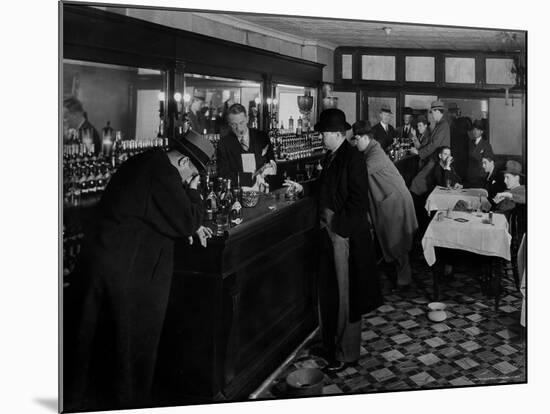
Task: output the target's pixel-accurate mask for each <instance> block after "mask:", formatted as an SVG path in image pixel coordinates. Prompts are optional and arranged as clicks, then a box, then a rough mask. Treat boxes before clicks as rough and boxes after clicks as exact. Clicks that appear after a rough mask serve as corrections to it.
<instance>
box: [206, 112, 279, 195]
mask: <svg viewBox="0 0 550 414" xmlns="http://www.w3.org/2000/svg"><path fill="white" fill-rule="evenodd" d="M227 124H228V125H229V128H230V131H229V132H228V133H227V134H225V135H224V136H222V137H221V139H220V142H219V144H218V153H217V158H218V173H219V175H220V176H221V177H225V178H230V179H231V181H233V183H237V182H239V183H240V185H241V186H247V187H253V186H254V185H255V184H259V183H261V182H263V180H264V178H265V177H266V176H268V175H275V174H276V173H277V164H276V163H275V156H274V154H273V147H272V146H271V143H270V142H269V138H268V136H267V134H266V133H265V132H263V131H260V130H257V129H254V128H249V127H248V116H247V115H246V109H245V107H244V106H242V105H241V104H238V103H236V104H233V105H231V106H230V107H229V110H228V113H227ZM237 178H238V179H239V180H238V181H237Z"/></svg>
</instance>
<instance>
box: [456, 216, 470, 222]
mask: <svg viewBox="0 0 550 414" xmlns="http://www.w3.org/2000/svg"><path fill="white" fill-rule="evenodd" d="M454 221H458V222H459V223H466V222H468V221H470V220H468V219H465V218H462V217H458V218H455V219H454Z"/></svg>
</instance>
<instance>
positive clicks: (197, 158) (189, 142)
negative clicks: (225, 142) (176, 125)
mask: <svg viewBox="0 0 550 414" xmlns="http://www.w3.org/2000/svg"><path fill="white" fill-rule="evenodd" d="M171 143H172V148H173V149H175V150H177V151H179V152H181V153H182V154H183V155H187V156H188V157H189V158H191V161H192V162H193V164H195V167H197V168H198V169H199V170H201V171H204V170H206V166H207V165H208V163H209V162H210V160H211V159H212V156H213V155H214V151H215V150H214V146H213V145H212V144H211V143H210V141H209V140H208V139H206V138H205V137H203V136H202V135H200V134H199V133H197V132H195V131H193V130H192V129H190V130H188V131H187V132H186V133H185V135H184V136H183V137H182V138H176V137H172V138H171Z"/></svg>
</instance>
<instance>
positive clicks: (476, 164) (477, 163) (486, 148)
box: [466, 138, 493, 187]
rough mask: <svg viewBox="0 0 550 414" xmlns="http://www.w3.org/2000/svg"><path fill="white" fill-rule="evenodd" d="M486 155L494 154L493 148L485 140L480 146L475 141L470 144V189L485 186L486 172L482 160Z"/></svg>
mask: <svg viewBox="0 0 550 414" xmlns="http://www.w3.org/2000/svg"><path fill="white" fill-rule="evenodd" d="M484 154H493V148H492V147H491V144H489V143H488V142H487V141H486V140H485V139H484V138H481V140H480V141H479V144H477V145H476V144H475V141H474V140H471V141H470V142H469V143H468V169H467V170H466V181H467V183H468V185H469V186H470V187H479V186H483V180H484V178H485V171H483V168H482V167H481V158H483V155H484Z"/></svg>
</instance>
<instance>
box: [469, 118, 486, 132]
mask: <svg viewBox="0 0 550 414" xmlns="http://www.w3.org/2000/svg"><path fill="white" fill-rule="evenodd" d="M474 128H475V129H479V130H480V131H485V125H484V124H483V121H482V120H481V119H476V120H475V121H474V122H473V124H472V129H474Z"/></svg>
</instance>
